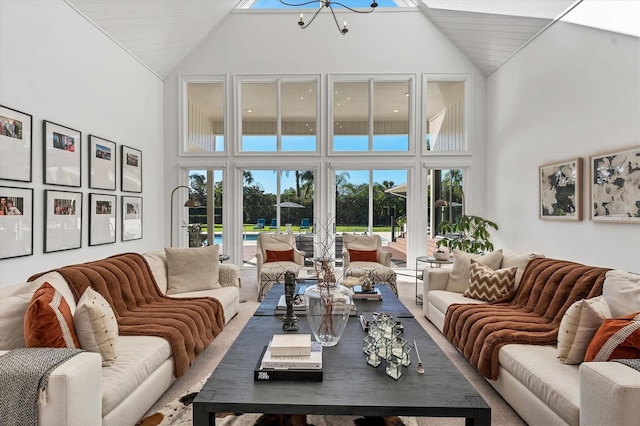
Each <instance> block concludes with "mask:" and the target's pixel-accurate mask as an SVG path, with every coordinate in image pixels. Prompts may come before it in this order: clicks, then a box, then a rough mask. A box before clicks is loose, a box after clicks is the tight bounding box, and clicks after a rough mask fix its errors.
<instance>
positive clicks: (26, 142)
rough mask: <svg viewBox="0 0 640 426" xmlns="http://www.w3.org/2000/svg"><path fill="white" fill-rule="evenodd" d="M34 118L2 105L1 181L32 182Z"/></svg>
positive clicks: (0, 119) (0, 117)
mask: <svg viewBox="0 0 640 426" xmlns="http://www.w3.org/2000/svg"><path fill="white" fill-rule="evenodd" d="M32 135H33V117H32V116H31V115H30V114H27V113H24V112H21V111H17V110H15V109H11V108H8V107H5V106H2V105H0V179H5V180H16V181H20V182H31V163H32V157H33V156H32V139H33V137H32Z"/></svg>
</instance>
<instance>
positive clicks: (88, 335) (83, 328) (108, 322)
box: [73, 287, 118, 367]
mask: <svg viewBox="0 0 640 426" xmlns="http://www.w3.org/2000/svg"><path fill="white" fill-rule="evenodd" d="M73 325H74V326H75V329H76V334H77V335H78V341H79V342H80V347H82V349H84V350H87V351H89V352H97V353H99V354H100V355H102V366H103V367H108V366H110V365H112V364H113V362H114V361H115V360H116V358H117V354H116V350H117V348H116V344H117V341H118V321H117V320H116V316H115V314H114V313H113V309H111V306H110V305H109V302H107V301H106V299H105V298H104V297H103V296H102V295H101V294H100V293H98V292H97V291H95V290H94V289H92V288H91V287H88V288H87V289H86V290H85V291H84V293H83V294H82V296H81V297H80V300H78V307H77V308H76V312H75V313H74V314H73Z"/></svg>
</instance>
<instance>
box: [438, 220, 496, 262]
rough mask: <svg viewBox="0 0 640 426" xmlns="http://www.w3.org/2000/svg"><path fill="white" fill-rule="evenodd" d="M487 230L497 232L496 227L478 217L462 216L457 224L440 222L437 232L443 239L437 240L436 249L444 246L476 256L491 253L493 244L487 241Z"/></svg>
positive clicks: (492, 223)
mask: <svg viewBox="0 0 640 426" xmlns="http://www.w3.org/2000/svg"><path fill="white" fill-rule="evenodd" d="M488 228H493V229H495V230H497V229H498V225H496V224H495V223H494V222H491V221H490V220H487V219H484V218H482V217H480V216H470V215H462V216H460V219H459V220H458V222H455V223H451V222H442V223H440V226H439V227H438V231H439V232H440V233H441V234H442V235H444V238H442V239H441V240H438V242H437V243H436V247H440V246H445V247H447V248H448V249H449V250H453V249H459V250H462V251H464V252H467V253H477V254H481V253H484V252H485V251H491V250H493V243H492V242H491V241H490V240H489V229H488Z"/></svg>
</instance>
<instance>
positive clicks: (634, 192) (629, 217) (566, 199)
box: [538, 145, 640, 224]
mask: <svg viewBox="0 0 640 426" xmlns="http://www.w3.org/2000/svg"><path fill="white" fill-rule="evenodd" d="M639 176H640V145H636V146H635V147H629V148H622V149H618V150H612V151H608V152H604V153H599V154H592V155H590V156H589V175H588V188H589V193H588V196H587V200H588V202H589V215H590V216H589V219H590V220H591V221H593V222H607V223H630V224H633V223H635V224H638V223H640V178H639ZM538 179H539V180H538V181H539V184H540V190H539V195H538V206H539V211H540V215H539V216H540V218H541V219H543V220H567V221H580V220H582V212H581V210H582V182H583V180H582V179H583V178H582V158H574V159H571V160H567V161H561V162H557V163H552V164H544V165H542V166H540V167H539V168H538Z"/></svg>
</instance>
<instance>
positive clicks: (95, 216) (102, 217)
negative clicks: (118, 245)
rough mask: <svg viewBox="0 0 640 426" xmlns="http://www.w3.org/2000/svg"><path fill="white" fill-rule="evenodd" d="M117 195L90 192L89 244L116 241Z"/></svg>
mask: <svg viewBox="0 0 640 426" xmlns="http://www.w3.org/2000/svg"><path fill="white" fill-rule="evenodd" d="M116 199H117V197H116V196H115V195H108V194H94V193H91V194H89V221H90V223H89V245H90V246H98V245H101V244H111V243H115V242H116Z"/></svg>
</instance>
